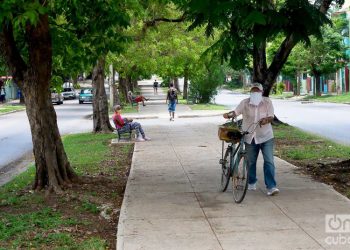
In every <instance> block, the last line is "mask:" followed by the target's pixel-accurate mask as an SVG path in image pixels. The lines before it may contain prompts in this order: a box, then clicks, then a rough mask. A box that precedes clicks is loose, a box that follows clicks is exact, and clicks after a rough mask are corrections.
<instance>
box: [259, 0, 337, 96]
mask: <svg viewBox="0 0 350 250" xmlns="http://www.w3.org/2000/svg"><path fill="white" fill-rule="evenodd" d="M332 2H333V0H319V1H316V2H315V3H314V6H316V7H318V9H319V11H320V12H321V13H323V14H326V13H327V11H328V9H329V7H330V5H331V3H332ZM298 42H299V41H298V40H297V38H296V37H295V36H294V35H293V33H291V34H289V35H288V36H287V37H286V39H285V40H284V41H283V42H282V44H281V46H280V47H279V49H278V51H277V52H276V54H275V56H274V58H273V60H272V63H271V65H270V67H269V68H268V70H267V78H266V82H265V87H266V88H267V89H265V90H264V95H266V94H267V96H268V93H269V92H270V90H271V88H272V85H273V83H274V82H275V81H276V78H277V76H278V74H279V73H280V71H281V69H282V67H283V65H284V64H285V62H286V61H287V59H288V56H289V54H290V53H291V52H292V49H293V48H294V46H295V45H296V44H297V43H298Z"/></svg>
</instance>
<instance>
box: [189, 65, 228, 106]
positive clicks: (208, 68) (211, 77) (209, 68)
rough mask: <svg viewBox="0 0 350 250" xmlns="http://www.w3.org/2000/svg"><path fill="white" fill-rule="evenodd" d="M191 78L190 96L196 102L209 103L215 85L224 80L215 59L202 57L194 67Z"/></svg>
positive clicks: (223, 75)
mask: <svg viewBox="0 0 350 250" xmlns="http://www.w3.org/2000/svg"><path fill="white" fill-rule="evenodd" d="M195 71H196V74H194V75H193V76H192V78H191V85H190V96H191V98H192V99H193V100H194V101H195V102H196V103H209V102H210V99H211V98H212V97H213V96H214V95H215V94H216V92H217V87H218V86H219V85H222V84H223V83H224V80H225V74H224V72H223V68H222V67H221V65H220V63H219V62H218V61H217V60H215V59H214V60H208V59H203V60H202V61H200V63H198V64H197V67H196V68H195Z"/></svg>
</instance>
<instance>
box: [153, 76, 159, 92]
mask: <svg viewBox="0 0 350 250" xmlns="http://www.w3.org/2000/svg"><path fill="white" fill-rule="evenodd" d="M153 92H154V94H155V95H157V94H158V82H157V79H155V80H154V83H153Z"/></svg>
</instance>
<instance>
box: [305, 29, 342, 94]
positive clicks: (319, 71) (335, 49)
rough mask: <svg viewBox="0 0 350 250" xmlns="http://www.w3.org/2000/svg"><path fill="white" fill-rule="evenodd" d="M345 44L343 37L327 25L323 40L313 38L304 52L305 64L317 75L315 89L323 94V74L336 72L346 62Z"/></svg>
mask: <svg viewBox="0 0 350 250" xmlns="http://www.w3.org/2000/svg"><path fill="white" fill-rule="evenodd" d="M345 50H346V48H345V46H344V45H343V37H342V36H341V35H340V34H339V33H337V32H334V30H333V29H332V28H331V27H329V26H326V27H324V29H323V40H317V39H316V38H311V46H310V47H308V48H306V53H304V56H305V57H304V58H303V61H304V63H305V64H304V66H305V67H307V68H308V69H309V70H310V73H311V74H312V75H313V76H314V77H315V80H316V81H315V86H314V91H315V94H316V95H317V96H320V95H321V80H320V78H321V76H322V75H327V74H330V73H334V72H336V71H337V70H338V69H339V68H341V67H343V66H344V64H345V61H344V59H345V57H346V55H345Z"/></svg>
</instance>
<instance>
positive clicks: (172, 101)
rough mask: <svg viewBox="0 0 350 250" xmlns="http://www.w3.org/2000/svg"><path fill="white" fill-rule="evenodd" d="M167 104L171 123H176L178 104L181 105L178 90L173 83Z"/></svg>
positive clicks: (167, 97)
mask: <svg viewBox="0 0 350 250" xmlns="http://www.w3.org/2000/svg"><path fill="white" fill-rule="evenodd" d="M165 103H167V104H168V110H169V115H170V121H174V118H175V109H176V104H177V103H179V101H178V99H177V90H176V88H174V84H172V83H171V84H170V87H169V90H168V94H167V96H166V101H165Z"/></svg>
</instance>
